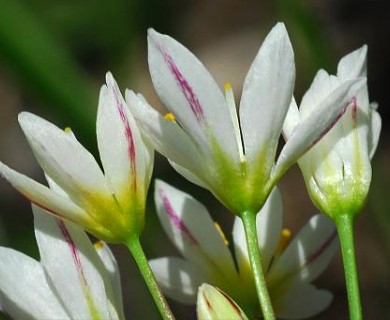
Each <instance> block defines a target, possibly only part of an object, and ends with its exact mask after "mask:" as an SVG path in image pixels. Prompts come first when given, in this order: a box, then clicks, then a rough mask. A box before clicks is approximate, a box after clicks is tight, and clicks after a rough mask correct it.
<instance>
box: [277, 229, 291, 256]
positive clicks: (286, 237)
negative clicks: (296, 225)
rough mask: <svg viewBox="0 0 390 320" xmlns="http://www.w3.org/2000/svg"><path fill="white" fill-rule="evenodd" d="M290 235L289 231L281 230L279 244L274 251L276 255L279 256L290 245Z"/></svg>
mask: <svg viewBox="0 0 390 320" xmlns="http://www.w3.org/2000/svg"><path fill="white" fill-rule="evenodd" d="M291 237H292V233H291V231H290V230H289V229H283V230H282V232H281V234H280V239H279V244H278V247H277V249H276V254H280V253H282V252H283V251H284V249H286V247H287V245H288V244H289V243H290V240H291Z"/></svg>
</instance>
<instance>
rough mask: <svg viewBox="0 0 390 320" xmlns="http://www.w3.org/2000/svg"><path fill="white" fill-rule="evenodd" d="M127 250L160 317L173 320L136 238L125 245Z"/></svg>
mask: <svg viewBox="0 0 390 320" xmlns="http://www.w3.org/2000/svg"><path fill="white" fill-rule="evenodd" d="M126 246H127V248H128V249H129V250H130V252H131V254H132V255H133V257H134V260H135V262H136V263H137V265H138V268H139V271H140V272H141V274H142V277H143V278H144V281H145V283H146V285H147V286H148V289H149V291H150V294H151V295H152V297H153V299H154V302H155V303H156V306H157V308H158V310H159V311H160V314H161V317H162V318H163V319H164V320H174V319H175V317H174V315H173V314H172V311H171V309H170V308H169V305H168V303H167V301H166V300H165V297H164V295H163V294H162V293H161V290H160V288H159V286H158V284H157V282H156V278H155V277H154V274H153V271H152V269H151V268H150V265H149V262H148V260H147V259H146V256H145V253H144V251H143V250H142V247H141V243H140V242H139V239H138V238H132V239H131V240H129V241H128V243H126Z"/></svg>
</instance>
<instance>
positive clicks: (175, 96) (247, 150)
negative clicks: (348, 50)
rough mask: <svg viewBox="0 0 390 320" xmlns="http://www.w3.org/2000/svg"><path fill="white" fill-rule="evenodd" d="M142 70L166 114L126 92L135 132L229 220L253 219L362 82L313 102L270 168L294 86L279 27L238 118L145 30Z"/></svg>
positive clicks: (251, 75) (197, 65) (186, 57)
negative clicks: (215, 201)
mask: <svg viewBox="0 0 390 320" xmlns="http://www.w3.org/2000/svg"><path fill="white" fill-rule="evenodd" d="M148 46H149V50H148V51H149V68H150V73H151V76H152V80H153V84H154V87H155V89H156V91H157V93H158V95H159V96H160V98H161V100H162V102H163V103H164V105H165V106H166V108H167V109H168V110H169V112H170V113H169V114H168V115H167V116H166V118H164V117H163V116H162V115H160V114H159V113H158V112H157V111H156V110H154V109H153V108H152V107H150V106H149V105H148V104H147V102H146V101H145V99H144V98H143V97H142V96H140V95H136V94H134V93H133V92H132V91H127V92H126V101H127V102H128V104H129V105H130V108H131V110H132V112H133V113H134V116H135V118H136V119H137V121H138V122H139V123H140V127H141V128H142V129H143V130H144V131H145V133H146V134H147V135H148V136H150V138H151V140H152V142H153V143H154V146H155V148H156V149H157V150H158V151H159V152H160V153H162V154H163V155H164V156H166V157H167V158H168V159H169V160H170V162H171V164H172V165H173V167H174V168H175V169H176V170H177V171H178V172H179V173H181V174H182V175H183V176H184V177H186V178H187V179H189V180H190V181H192V182H194V183H197V184H198V185H201V186H203V187H206V188H208V189H209V190H210V191H211V192H212V193H213V194H214V195H215V196H216V197H217V198H218V199H219V200H220V201H221V202H222V203H224V204H225V206H227V207H228V208H229V209H230V210H231V211H232V212H233V213H235V214H238V215H240V214H241V213H242V212H243V211H244V210H245V211H251V212H257V211H259V210H260V208H261V207H262V205H263V204H264V202H265V200H266V198H267V196H268V195H269V193H270V192H271V190H272V188H273V186H274V185H275V184H276V182H277V181H278V180H279V179H280V177H281V176H282V175H283V173H284V172H285V171H286V170H287V169H288V168H289V167H291V166H292V165H293V164H294V163H295V162H296V161H297V159H298V158H299V157H300V156H301V155H302V154H303V153H304V152H305V151H306V150H308V149H309V148H310V147H311V146H312V145H313V143H315V142H316V141H317V140H318V139H319V137H321V136H322V135H324V132H326V131H327V130H329V128H330V126H331V125H332V124H333V122H334V121H335V119H337V118H338V117H339V116H340V114H342V113H343V112H344V111H345V110H344V109H345V107H346V105H347V104H348V102H349V101H350V100H351V98H352V97H353V96H354V95H355V92H356V91H357V90H358V88H359V87H360V86H361V85H362V84H363V83H364V80H362V79H354V80H348V81H345V82H344V83H343V84H341V85H340V86H339V87H337V88H334V90H332V91H331V92H329V95H327V96H326V97H324V98H323V99H322V100H320V101H317V102H316V105H315V109H314V110H315V112H313V113H312V114H311V115H310V117H308V118H307V119H306V121H305V122H303V123H301V124H300V126H299V128H297V130H295V131H294V134H293V136H292V137H291V139H289V140H288V142H287V143H286V145H285V146H284V148H283V150H282V151H281V154H280V155H279V158H278V160H277V162H276V164H275V155H276V151H277V144H278V140H279V137H280V133H281V131H282V126H283V123H284V119H285V116H286V113H287V111H288V107H289V105H290V102H291V99H292V94H293V88H294V81H295V65H294V54H293V50H292V47H291V43H290V40H289V37H288V34H287V31H286V29H285V26H284V24H282V23H278V24H277V25H276V26H275V27H274V28H273V29H272V30H271V32H270V33H269V34H268V36H267V37H266V39H265V40H264V42H263V44H262V46H261V48H260V50H259V52H258V54H257V56H256V58H255V60H254V62H253V64H252V66H251V67H250V70H249V72H248V75H247V77H246V79H245V82H244V86H243V93H242V97H241V101H240V108H239V116H238V114H237V112H236V107H235V102H234V97H233V92H232V89H231V86H230V85H226V86H225V96H224V94H223V93H222V92H221V90H220V88H219V87H218V85H217V84H216V82H215V80H214V79H213V78H212V77H211V75H210V74H209V72H208V71H207V70H206V68H205V67H204V66H203V64H202V63H201V62H200V61H199V60H198V59H197V58H196V57H195V56H194V55H193V54H192V53H191V52H190V51H189V50H187V49H186V48H185V47H183V46H182V45H181V44H180V43H178V42H177V41H175V40H174V39H172V38H170V37H169V36H166V35H161V34H159V33H157V32H156V31H154V30H149V36H148Z"/></svg>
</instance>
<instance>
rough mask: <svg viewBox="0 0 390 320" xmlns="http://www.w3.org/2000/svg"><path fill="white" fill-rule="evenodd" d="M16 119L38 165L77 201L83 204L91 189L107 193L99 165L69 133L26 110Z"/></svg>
mask: <svg viewBox="0 0 390 320" xmlns="http://www.w3.org/2000/svg"><path fill="white" fill-rule="evenodd" d="M19 123H20V126H21V127H22V129H23V132H24V134H25V135H26V138H27V139H28V142H29V144H30V146H31V148H32V150H33V152H34V155H35V157H36V158H37V160H38V162H39V164H40V165H41V167H42V169H43V170H44V171H45V172H46V173H47V174H48V175H49V176H50V177H51V178H52V179H53V180H54V181H55V182H56V183H57V184H58V185H59V186H60V187H61V188H62V189H64V190H65V191H66V192H67V193H68V194H69V195H70V196H71V198H72V199H74V201H75V202H76V203H77V204H78V205H80V206H83V205H84V203H85V201H88V200H89V198H88V197H85V195H86V194H90V193H91V192H96V193H99V194H102V195H106V196H107V197H109V194H110V192H109V190H108V188H107V185H106V181H105V179H104V176H103V173H102V171H101V170H100V168H99V165H98V164H97V163H96V161H95V159H94V157H93V156H92V155H91V154H90V153H89V152H88V151H87V150H86V149H85V148H84V147H83V146H82V145H81V144H80V143H79V142H78V141H77V140H76V139H75V138H74V137H73V136H71V135H69V134H67V133H66V132H64V130H61V129H59V128H58V127H56V126H55V125H53V124H51V123H50V122H48V121H46V120H44V119H42V118H40V117H37V116H35V115H33V114H31V113H27V112H22V113H20V114H19Z"/></svg>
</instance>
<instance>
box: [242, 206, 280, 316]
mask: <svg viewBox="0 0 390 320" xmlns="http://www.w3.org/2000/svg"><path fill="white" fill-rule="evenodd" d="M241 219H242V222H243V224H244V230H245V238H246V243H247V247H248V254H249V260H250V264H251V268H252V273H253V277H254V279H255V285H256V291H257V296H258V298H259V302H260V306H261V311H262V312H263V318H264V319H265V320H275V314H274V311H273V308H272V304H271V299H270V297H269V293H268V289H267V284H266V282H265V278H264V273H263V268H262V266H261V256H260V250H259V243H258V239H257V230H256V228H257V227H256V214H255V213H253V212H250V211H245V212H243V213H242V214H241Z"/></svg>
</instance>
